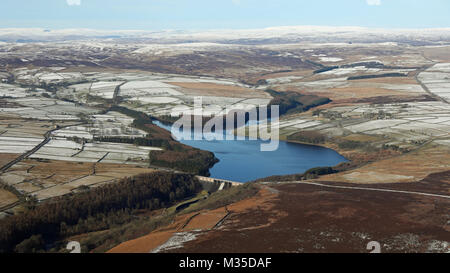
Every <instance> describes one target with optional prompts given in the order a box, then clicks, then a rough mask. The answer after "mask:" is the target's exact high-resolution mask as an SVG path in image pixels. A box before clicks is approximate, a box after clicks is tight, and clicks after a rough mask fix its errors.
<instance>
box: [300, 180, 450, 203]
mask: <svg viewBox="0 0 450 273" xmlns="http://www.w3.org/2000/svg"><path fill="white" fill-rule="evenodd" d="M293 183H295V184H303V185H314V186H318V187H324V188H332V189H348V190H363V191H378V192H390V193H403V194H414V195H421V196H428V197H436V198H445V199H450V196H448V195H441V194H433V193H425V192H414V191H401V190H389V189H379V188H363V187H351V186H334V185H326V184H322V183H316V182H300V181H298V182H293Z"/></svg>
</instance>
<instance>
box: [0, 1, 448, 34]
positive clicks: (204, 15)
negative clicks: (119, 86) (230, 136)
mask: <svg viewBox="0 0 450 273" xmlns="http://www.w3.org/2000/svg"><path fill="white" fill-rule="evenodd" d="M1 7H2V8H1V10H0V28H11V27H40V28H48V29H61V28H93V29H139V30H161V29H180V30H188V29H193V30H194V29H225V28H226V29H230V28H238V29H245V28H262V27H271V26H294V25H318V26H363V27H378V28H436V27H441V28H442V27H450V1H448V0H308V1H306V0H2V1H1Z"/></svg>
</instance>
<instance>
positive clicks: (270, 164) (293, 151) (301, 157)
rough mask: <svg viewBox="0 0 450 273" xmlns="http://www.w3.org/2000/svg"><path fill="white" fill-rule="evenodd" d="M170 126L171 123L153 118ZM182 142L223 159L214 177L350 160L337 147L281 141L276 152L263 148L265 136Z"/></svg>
mask: <svg viewBox="0 0 450 273" xmlns="http://www.w3.org/2000/svg"><path fill="white" fill-rule="evenodd" d="M154 123H155V124H156V125H158V126H160V127H162V128H164V129H166V130H169V131H170V126H166V125H163V124H161V123H160V122H154ZM179 141H180V142H181V143H183V144H186V145H189V146H192V147H195V148H199V149H202V150H206V151H210V152H213V153H214V154H215V156H216V157H217V158H218V159H219V160H220V162H219V163H217V164H216V165H214V167H213V168H211V169H210V173H211V177H214V178H220V179H226V180H232V181H239V182H248V181H252V180H255V179H258V178H264V177H268V176H272V175H289V174H298V173H303V172H305V171H306V170H308V169H311V168H314V167H329V166H335V165H337V164H339V163H341V162H345V161H347V160H346V158H345V157H343V156H341V155H340V154H339V153H337V152H336V151H334V150H331V149H328V148H324V147H320V146H312V145H303V144H297V143H288V142H284V141H280V143H279V147H278V149H277V150H276V151H273V152H261V151H260V148H261V144H262V143H267V142H263V141H262V140H248V139H247V140H228V141H227V140H223V141H222V140H219V141H217V140H214V141H206V140H197V141H194V140H179Z"/></svg>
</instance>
